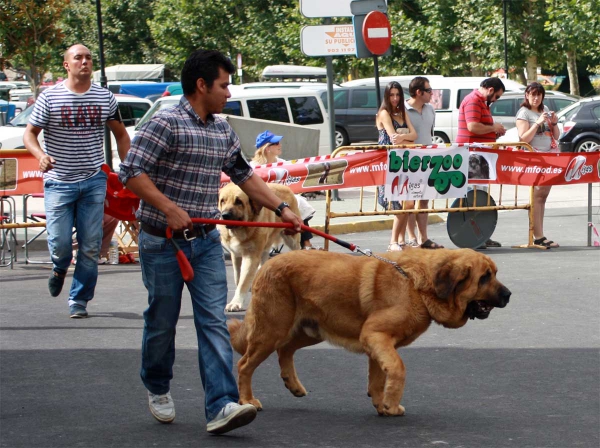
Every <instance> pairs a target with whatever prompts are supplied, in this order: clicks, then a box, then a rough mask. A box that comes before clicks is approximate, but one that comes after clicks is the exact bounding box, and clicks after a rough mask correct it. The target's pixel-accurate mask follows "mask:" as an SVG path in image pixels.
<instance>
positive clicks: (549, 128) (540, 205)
mask: <svg viewBox="0 0 600 448" xmlns="http://www.w3.org/2000/svg"><path fill="white" fill-rule="evenodd" d="M545 95H546V91H545V90H544V86H542V85H541V84H540V83H537V82H532V83H531V84H529V85H528V86H527V89H525V101H523V104H521V109H519V111H518V112H517V116H516V119H517V130H518V131H519V140H520V141H522V142H525V143H529V144H530V145H531V146H532V147H533V149H535V150H536V151H538V152H554V151H555V150H554V149H553V148H552V147H553V140H554V143H556V140H557V139H558V136H559V135H560V131H559V129H558V126H557V125H556V123H557V122H558V118H557V116H556V114H555V113H553V112H550V110H549V109H548V107H546V106H544V96H545ZM554 146H555V145H554ZM550 188H551V187H549V186H539V187H534V191H533V237H534V241H533V243H534V244H536V245H539V246H544V247H548V248H550V247H558V244H557V243H555V242H554V241H551V240H549V239H548V238H546V237H545V236H544V212H545V210H546V199H547V198H548V194H549V193H550Z"/></svg>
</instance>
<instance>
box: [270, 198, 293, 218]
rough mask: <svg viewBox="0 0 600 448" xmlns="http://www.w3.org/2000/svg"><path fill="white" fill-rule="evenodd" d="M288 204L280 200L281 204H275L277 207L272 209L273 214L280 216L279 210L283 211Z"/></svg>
mask: <svg viewBox="0 0 600 448" xmlns="http://www.w3.org/2000/svg"><path fill="white" fill-rule="evenodd" d="M289 206H290V204H288V203H287V202H282V203H281V204H279V205H278V206H277V208H276V209H275V210H274V212H275V214H276V215H277V216H279V217H281V212H282V211H283V209H284V208H286V207H288V208H289Z"/></svg>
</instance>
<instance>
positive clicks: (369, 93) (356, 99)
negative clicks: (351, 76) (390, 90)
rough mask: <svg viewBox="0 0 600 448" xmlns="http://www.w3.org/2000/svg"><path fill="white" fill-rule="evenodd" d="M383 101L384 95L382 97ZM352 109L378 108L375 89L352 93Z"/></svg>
mask: <svg viewBox="0 0 600 448" xmlns="http://www.w3.org/2000/svg"><path fill="white" fill-rule="evenodd" d="M381 99H382V100H383V95H382V96H381ZM350 107H351V108H352V109H376V108H377V91H376V90H375V89H374V88H373V89H368V90H367V89H361V90H355V91H354V92H353V93H352V101H351V104H350Z"/></svg>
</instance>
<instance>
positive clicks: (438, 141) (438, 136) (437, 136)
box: [431, 132, 450, 145]
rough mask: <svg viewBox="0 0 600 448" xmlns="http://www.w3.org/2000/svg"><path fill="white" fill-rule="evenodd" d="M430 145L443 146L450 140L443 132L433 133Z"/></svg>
mask: <svg viewBox="0 0 600 448" xmlns="http://www.w3.org/2000/svg"><path fill="white" fill-rule="evenodd" d="M431 143H432V144H434V145H443V144H444V143H450V139H449V138H448V136H447V135H446V134H444V133H443V132H434V133H433V138H432V139H431Z"/></svg>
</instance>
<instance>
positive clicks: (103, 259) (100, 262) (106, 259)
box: [98, 257, 108, 264]
mask: <svg viewBox="0 0 600 448" xmlns="http://www.w3.org/2000/svg"><path fill="white" fill-rule="evenodd" d="M106 263H108V258H106V257H100V258H98V264H106Z"/></svg>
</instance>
